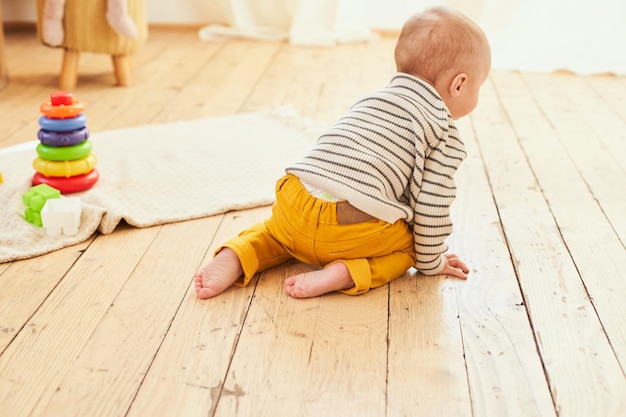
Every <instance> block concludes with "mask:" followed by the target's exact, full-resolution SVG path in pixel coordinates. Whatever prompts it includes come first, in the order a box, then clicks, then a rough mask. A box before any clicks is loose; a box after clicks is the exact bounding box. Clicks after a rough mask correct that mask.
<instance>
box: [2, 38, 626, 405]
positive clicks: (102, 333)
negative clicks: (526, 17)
mask: <svg viewBox="0 0 626 417" xmlns="http://www.w3.org/2000/svg"><path fill="white" fill-rule="evenodd" d="M150 36H151V37H150V40H149V42H148V44H147V45H146V47H145V48H144V49H143V50H142V51H141V52H140V53H139V54H138V55H137V56H135V57H134V61H133V62H134V80H133V84H132V86H130V87H127V88H119V87H113V86H112V84H113V74H112V70H111V63H110V59H109V57H107V56H102V55H84V56H82V58H81V62H80V79H79V86H78V87H77V88H76V89H75V90H74V91H73V93H74V96H75V97H76V98H78V99H80V100H81V101H82V102H83V103H84V104H85V106H86V114H87V115H88V118H89V122H88V125H89V127H90V129H91V130H92V131H93V132H98V131H101V130H107V129H112V128H118V127H127V126H137V125H143V124H149V123H159V122H167V121H175V120H186V119H194V118H199V117H204V116H209V115H225V114H233V113H240V112H248V111H257V110H262V109H267V108H271V107H274V106H279V105H293V106H294V107H295V109H296V110H297V111H298V112H299V113H300V114H301V115H303V116H307V117H312V118H314V119H317V120H320V121H322V122H329V123H330V122H332V121H333V120H334V119H335V118H337V117H338V116H340V115H341V114H342V112H343V111H344V110H345V109H346V108H347V107H348V106H349V105H350V104H351V103H352V102H353V101H355V100H356V99H357V98H358V97H359V96H360V95H362V94H364V93H366V92H369V91H372V90H374V89H378V88H380V87H381V86H384V85H385V83H386V82H387V81H388V79H389V77H390V74H391V73H392V71H393V65H392V60H391V57H392V50H393V43H394V40H393V39H382V40H380V41H377V42H373V43H368V44H356V45H345V46H340V47H337V48H332V49H324V48H298V47H292V46H289V45H287V44H283V43H269V42H266V43H261V42H254V41H245V40H238V41H231V42H225V43H202V42H200V41H199V40H198V39H197V37H196V33H195V31H194V30H180V29H179V30H167V29H154V30H152V31H151V34H150ZM6 42H7V52H6V55H7V60H8V70H9V76H10V84H9V85H8V86H7V87H6V88H5V89H4V90H1V91H0V121H1V123H0V126H1V129H0V147H5V146H9V145H13V144H17V143H21V142H27V141H32V140H34V139H35V138H36V132H37V130H38V126H37V119H38V117H39V114H38V108H39V104H40V103H41V102H42V101H44V100H45V99H47V98H48V96H49V94H50V93H51V92H52V91H54V90H55V89H56V87H55V84H56V82H57V76H58V69H59V68H60V65H61V51H60V50H56V49H49V48H45V47H43V46H41V45H40V44H39V43H38V42H37V41H36V39H35V35H34V33H32V31H28V30H26V31H24V30H23V31H9V32H8V33H7V34H6ZM458 125H459V129H460V130H461V132H462V134H463V137H464V140H465V141H466V146H467V149H468V153H469V157H468V159H467V160H466V162H465V163H464V164H463V165H462V167H461V169H460V170H459V173H458V176H457V183H458V186H459V195H458V198H457V201H456V202H455V204H454V206H453V210H454V213H453V214H454V220H455V230H456V231H455V234H454V235H453V236H452V238H451V239H450V244H451V247H452V249H453V251H454V252H456V253H458V254H460V255H461V256H462V258H464V259H465V260H466V261H467V262H468V263H469V264H470V265H471V271H472V272H471V276H470V278H469V279H468V280H467V281H460V280H456V279H450V278H446V277H443V276H441V277H423V276H421V275H419V274H417V273H415V272H414V271H410V272H408V273H407V274H406V276H404V277H402V278H400V279H398V280H396V281H394V282H392V283H391V284H390V285H388V286H386V287H382V288H379V289H376V290H373V291H371V292H369V293H367V294H365V295H362V296H358V297H349V296H345V295H341V294H330V295H326V296H323V297H319V298H315V299H310V300H293V299H291V298H289V297H288V296H287V295H285V294H284V292H283V288H282V281H283V279H284V277H285V276H287V275H289V274H292V273H293V272H294V271H297V270H299V269H301V268H303V266H302V265H298V264H289V265H285V266H283V267H278V268H275V269H273V270H270V271H267V272H265V273H263V274H261V275H260V276H259V277H258V279H257V280H255V281H254V282H253V284H252V285H250V286H249V287H247V288H245V289H241V288H236V289H231V290H229V291H227V292H226V293H225V294H223V295H222V296H220V297H218V298H215V299H212V300H208V301H201V300H198V299H197V298H196V297H195V294H194V292H193V288H192V275H193V273H194V272H195V270H196V269H197V268H198V267H199V266H200V265H202V264H203V263H205V262H206V261H207V260H208V259H210V257H211V253H212V250H213V249H214V248H215V247H216V246H217V245H218V244H219V243H221V242H222V241H224V240H225V239H227V238H229V237H231V236H233V235H234V234H236V233H237V232H239V231H240V230H241V229H243V228H245V227H247V226H249V225H251V224H252V223H253V222H256V221H258V220H261V219H263V218H264V217H265V216H266V215H267V214H268V208H267V207H263V208H259V209H254V210H248V211H241V212H234V213H228V214H226V215H223V216H215V217H211V218H205V219H200V220H196V221H190V222H183V223H178V224H171V225H166V226H159V227H152V228H146V229H134V228H131V227H128V226H122V227H120V228H119V229H118V230H116V231H115V232H114V233H112V234H110V235H106V236H99V235H96V236H93V238H91V239H90V240H89V241H87V242H85V243H83V244H80V245H77V246H74V247H69V248H66V249H63V250H59V251H57V252H54V253H51V254H48V255H45V256H41V257H37V258H33V259H29V260H24V261H19V262H12V263H5V264H0V416H2V417H22V416H23V417H26V416H31V417H37V416H63V417H70V416H81V417H84V416H90V417H96V416H127V417H143V416H168V417H169V416H185V417H193V416H207V415H208V416H229V417H231V416H272V417H274V416H375V417H379V416H389V417H395V416H436V417H456V416H473V417H492V416H493V417H508V416H520V417H521V416H523V417H530V416H544V417H556V416H562V417H564V416H567V417H569V416H580V417H623V416H626V377H625V370H626V279H625V275H624V266H625V265H626V251H625V246H624V243H625V242H626V215H625V213H626V78H623V77H622V78H620V77H614V76H608V75H607V76H589V77H582V76H575V75H571V74H567V73H559V74H552V75H539V74H520V73H515V72H497V71H494V72H493V73H492V75H491V76H490V78H489V80H488V81H487V83H486V85H485V87H484V89H483V92H482V97H481V103H480V105H479V107H478V109H477V110H476V111H475V113H474V114H473V115H472V116H471V117H469V118H465V119H462V120H460V121H459V123H458ZM224 140H228V138H224ZM206 152H211V148H210V146H207V149H206ZM225 157H228V156H226V155H225ZM1 171H2V167H0V172H1ZM3 174H4V175H5V176H7V175H10V173H9V172H4V173H3ZM216 180H218V181H219V178H216ZM0 187H1V184H0Z"/></svg>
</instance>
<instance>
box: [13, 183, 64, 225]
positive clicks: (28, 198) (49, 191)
mask: <svg viewBox="0 0 626 417" xmlns="http://www.w3.org/2000/svg"><path fill="white" fill-rule="evenodd" d="M57 198H61V192H60V191H59V190H57V189H55V188H52V187H50V186H49V185H47V184H40V185H36V186H34V187H30V190H29V191H28V192H26V193H24V194H22V202H23V203H24V205H25V206H26V210H25V211H24V218H25V219H26V221H27V222H29V223H32V224H34V225H35V226H40V227H41V225H42V223H41V209H43V206H44V205H45V204H46V201H48V200H54V199H57Z"/></svg>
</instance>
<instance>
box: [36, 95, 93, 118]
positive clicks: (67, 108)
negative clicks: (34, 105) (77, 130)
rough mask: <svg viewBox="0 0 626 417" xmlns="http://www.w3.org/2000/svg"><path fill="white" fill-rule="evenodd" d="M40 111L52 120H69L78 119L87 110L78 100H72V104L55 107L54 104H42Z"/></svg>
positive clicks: (47, 102) (48, 102)
mask: <svg viewBox="0 0 626 417" xmlns="http://www.w3.org/2000/svg"><path fill="white" fill-rule="evenodd" d="M39 110H40V111H41V113H43V115H44V116H46V117H48V118H50V119H69V118H72V117H76V116H78V115H79V114H81V113H82V112H83V111H84V110H85V106H83V105H82V103H81V102H80V101H78V100H75V99H72V104H67V105H66V104H60V105H58V106H54V105H53V104H52V102H50V101H46V102H45V103H41V106H39Z"/></svg>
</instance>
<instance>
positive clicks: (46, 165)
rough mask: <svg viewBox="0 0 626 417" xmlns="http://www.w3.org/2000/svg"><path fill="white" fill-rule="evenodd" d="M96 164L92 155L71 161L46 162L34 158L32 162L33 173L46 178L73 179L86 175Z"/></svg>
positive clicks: (96, 160) (95, 159)
mask: <svg viewBox="0 0 626 417" xmlns="http://www.w3.org/2000/svg"><path fill="white" fill-rule="evenodd" d="M96 162H98V159H97V158H96V156H95V155H94V154H89V156H87V157H85V158H81V159H75V160H73V161H48V160H46V159H41V158H36V159H35V160H34V161H33V168H35V171H37V172H39V173H41V174H43V175H45V176H46V177H66V178H69V177H73V176H75V175H80V174H86V173H88V172H89V171H91V170H92V169H93V167H94V166H95V165H96Z"/></svg>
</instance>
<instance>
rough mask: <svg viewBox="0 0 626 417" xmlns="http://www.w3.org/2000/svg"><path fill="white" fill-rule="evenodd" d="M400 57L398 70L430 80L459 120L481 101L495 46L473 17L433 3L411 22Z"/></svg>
mask: <svg viewBox="0 0 626 417" xmlns="http://www.w3.org/2000/svg"><path fill="white" fill-rule="evenodd" d="M395 59H396V68H397V70H398V71H399V72H404V73H407V74H411V75H414V76H416V77H418V78H421V79H422V80H424V81H426V82H428V83H429V84H431V85H432V86H433V87H434V88H435V89H436V90H437V92H438V93H439V94H440V95H441V98H443V100H444V102H445V103H446V106H447V107H448V110H450V114H451V115H452V117H453V118H454V119H458V118H459V117H463V116H465V115H467V114H469V113H470V112H471V111H472V110H474V108H475V107H476V104H477V103H478V93H479V90H480V86H481V85H482V84H483V82H484V81H485V80H486V79H487V75H488V74H489V68H490V67H491V50H490V48H489V42H488V41H487V37H486V36H485V34H484V33H483V31H482V30H481V29H480V28H479V27H478V25H476V24H475V23H474V22H472V21H471V20H470V19H468V18H467V17H465V16H464V15H463V14H461V13H459V12H456V11H454V10H451V9H448V8H445V7H433V8H430V9H427V10H426V11H424V12H422V13H418V14H416V15H413V16H411V17H410V18H409V20H407V21H406V23H405V24H404V26H403V27H402V31H401V32H400V37H399V38H398V42H397V44H396V50H395Z"/></svg>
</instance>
